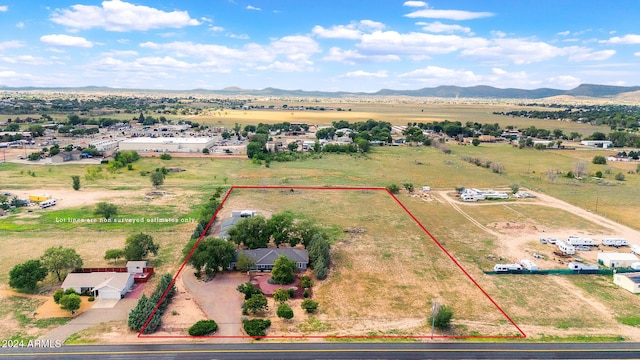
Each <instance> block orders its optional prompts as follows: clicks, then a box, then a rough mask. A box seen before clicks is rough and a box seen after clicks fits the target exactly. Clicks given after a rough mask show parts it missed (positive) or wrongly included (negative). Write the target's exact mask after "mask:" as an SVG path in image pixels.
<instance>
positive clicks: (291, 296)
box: [287, 288, 296, 299]
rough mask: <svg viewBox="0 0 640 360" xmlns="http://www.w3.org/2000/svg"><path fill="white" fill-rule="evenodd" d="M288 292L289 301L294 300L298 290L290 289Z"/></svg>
mask: <svg viewBox="0 0 640 360" xmlns="http://www.w3.org/2000/svg"><path fill="white" fill-rule="evenodd" d="M287 291H288V292H289V299H293V298H294V297H295V296H296V288H288V289H287Z"/></svg>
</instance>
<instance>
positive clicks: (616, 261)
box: [598, 252, 640, 268]
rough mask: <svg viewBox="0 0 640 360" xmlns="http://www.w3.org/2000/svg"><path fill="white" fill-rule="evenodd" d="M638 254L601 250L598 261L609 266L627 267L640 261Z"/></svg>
mask: <svg viewBox="0 0 640 360" xmlns="http://www.w3.org/2000/svg"><path fill="white" fill-rule="evenodd" d="M638 261H640V259H638V257H637V256H635V255H633V254H632V253H620V252H601V253H598V263H601V264H602V265H604V266H606V267H608V268H626V267H629V266H631V264H633V263H634V262H638Z"/></svg>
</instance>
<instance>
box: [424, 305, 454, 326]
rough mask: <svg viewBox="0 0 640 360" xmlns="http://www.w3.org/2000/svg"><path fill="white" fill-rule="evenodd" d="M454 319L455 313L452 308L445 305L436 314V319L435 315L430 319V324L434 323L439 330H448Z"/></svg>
mask: <svg viewBox="0 0 640 360" xmlns="http://www.w3.org/2000/svg"><path fill="white" fill-rule="evenodd" d="M452 317H453V311H452V310H451V308H450V307H449V306H447V305H443V306H441V307H440V309H439V310H438V312H437V313H436V315H435V319H434V318H433V315H431V316H430V317H429V323H433V324H434V326H435V327H436V328H438V329H446V328H448V327H449V326H450V325H451V318H452Z"/></svg>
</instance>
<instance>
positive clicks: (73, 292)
mask: <svg viewBox="0 0 640 360" xmlns="http://www.w3.org/2000/svg"><path fill="white" fill-rule="evenodd" d="M71 294H76V295H78V293H77V292H76V291H75V289H74V288H68V289H67V290H65V291H64V295H71Z"/></svg>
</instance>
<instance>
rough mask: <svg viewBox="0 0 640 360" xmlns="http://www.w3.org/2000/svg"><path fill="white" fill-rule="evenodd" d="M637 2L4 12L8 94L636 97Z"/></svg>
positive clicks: (226, 3) (165, 5)
mask: <svg viewBox="0 0 640 360" xmlns="http://www.w3.org/2000/svg"><path fill="white" fill-rule="evenodd" d="M638 14H640V1H637V0H615V1H602V0H598V1H593V0H580V1H575V0H556V1H548V0H536V1H534V0H485V1H473V0H466V1H465V0H434V1H428V2H425V1H415V0H411V1H406V0H405V1H396V0H323V1H315V0H304V1H303V0H269V1H267V0H250V1H245V0H206V1H205V0H200V1H177V0H172V1H165V0H154V1H151V0H126V1H125V0H104V1H93V0H73V1H67V0H57V1H45V0H43V1H38V2H35V1H30V0H28V1H25V0H0V85H6V86H48V87H58V86H88V85H96V86H110V87H119V88H148V89H195V88H205V89H221V88H225V87H229V86H238V87H241V88H250V89H262V88H265V87H277V88H283V89H304V90H325V91H335V90H344V91H377V90H379V89H383V88H391V89H418V88H422V87H433V86H438V85H459V86H473V85H491V86H496V87H500V88H506V87H517V88H524V89H533V88H539V87H552V88H560V89H570V88H573V87H575V86H577V85H579V84H581V83H595V84H607V85H625V86H634V85H640V67H639V66H638V65H640V27H638V26H637V23H638V20H637V17H638Z"/></svg>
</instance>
